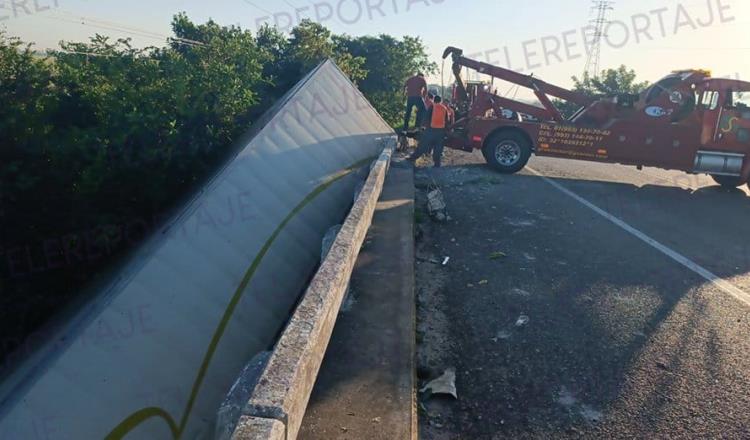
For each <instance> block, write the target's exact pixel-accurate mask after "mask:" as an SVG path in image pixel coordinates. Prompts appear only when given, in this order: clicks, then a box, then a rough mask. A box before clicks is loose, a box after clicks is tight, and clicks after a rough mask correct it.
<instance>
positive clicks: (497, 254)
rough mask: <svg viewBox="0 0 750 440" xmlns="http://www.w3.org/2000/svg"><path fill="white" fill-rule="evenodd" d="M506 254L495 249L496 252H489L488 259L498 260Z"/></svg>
mask: <svg viewBox="0 0 750 440" xmlns="http://www.w3.org/2000/svg"><path fill="white" fill-rule="evenodd" d="M507 256H508V254H506V253H505V252H500V251H497V252H493V253H491V254H490V260H499V259H501V258H505V257H507Z"/></svg>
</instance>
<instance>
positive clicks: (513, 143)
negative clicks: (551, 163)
mask: <svg viewBox="0 0 750 440" xmlns="http://www.w3.org/2000/svg"><path fill="white" fill-rule="evenodd" d="M482 155H484V159H485V160H486V161H487V163H488V164H490V165H491V166H492V167H493V168H494V169H496V170H497V171H499V172H501V173H503V174H513V173H517V172H519V171H521V170H522V169H523V167H525V166H526V164H527V163H528V162H529V158H530V157H531V145H530V144H529V141H528V140H526V138H525V137H524V136H523V135H522V134H521V133H518V132H512V131H511V132H504V133H498V134H495V135H493V136H491V137H490V138H489V139H487V142H486V143H485V145H484V148H482Z"/></svg>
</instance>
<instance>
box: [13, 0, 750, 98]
mask: <svg viewBox="0 0 750 440" xmlns="http://www.w3.org/2000/svg"><path fill="white" fill-rule="evenodd" d="M591 4H592V1H591V0H565V1H563V0H534V1H533V2H531V1H530V2H518V1H512V2H511V1H509V0H211V1H209V0H151V1H145V0H128V1H112V0H97V1H93V0H0V28H4V29H5V30H6V31H7V32H8V34H10V35H13V36H18V37H20V38H22V39H23V40H25V41H28V42H33V43H35V45H36V47H37V48H38V49H40V50H41V49H45V48H54V47H56V46H57V44H58V42H59V41H60V40H68V41H85V40H86V39H87V38H88V37H89V36H91V35H93V34H95V33H101V34H105V35H110V36H112V37H131V38H133V41H134V43H136V44H137V45H143V46H146V45H160V44H163V43H164V41H165V38H166V37H167V36H169V35H170V27H169V23H170V20H171V18H172V16H173V15H174V14H175V13H177V12H180V11H184V12H186V13H187V14H188V16H189V17H190V18H191V19H192V20H194V21H198V22H202V21H205V20H208V19H209V18H212V19H214V20H215V21H217V22H219V23H221V24H226V25H229V24H235V25H239V26H241V27H243V28H246V29H250V30H255V29H257V28H258V26H260V25H261V24H262V23H266V22H268V23H270V24H272V25H274V24H275V25H278V26H279V27H280V28H282V29H287V28H288V27H289V26H290V25H293V24H296V23H297V22H298V21H299V20H300V19H303V18H310V19H313V20H314V21H319V22H321V23H322V24H324V25H326V26H327V27H329V28H330V29H331V30H333V31H334V32H336V33H346V34H350V35H354V36H359V35H377V34H381V33H386V34H391V35H394V36H398V37H401V36H404V35H412V36H418V37H420V38H421V39H422V40H423V41H424V43H425V44H426V46H427V47H428V50H429V53H430V55H431V57H432V59H433V60H434V61H435V62H436V63H437V64H438V68H439V69H440V70H441V71H442V74H443V75H442V80H441V72H438V73H437V74H435V75H432V76H431V77H430V81H431V82H433V83H438V84H439V83H441V81H442V82H444V83H446V84H447V83H449V82H451V74H450V63H448V62H446V63H445V65H444V66H443V64H442V60H441V57H440V55H441V53H442V51H443V49H444V48H445V47H446V46H456V47H460V48H462V49H464V52H465V54H467V55H470V56H471V57H472V58H475V59H478V60H480V61H486V62H490V63H492V64H498V65H501V66H503V67H510V68H512V69H514V70H519V71H523V72H524V73H533V74H534V75H535V76H537V77H540V78H543V79H544V80H546V81H548V82H552V83H556V84H559V85H561V86H565V87H568V86H570V85H571V84H572V82H571V79H570V78H571V76H573V75H580V74H581V73H582V72H583V71H584V70H585V65H586V58H587V56H586V54H587V53H588V44H587V41H589V38H590V37H588V36H587V35H589V34H588V33H587V32H584V31H583V29H584V27H585V26H588V25H589V23H590V21H591V20H592V19H594V18H595V17H596V12H595V11H593V10H592V7H591ZM607 18H608V20H609V21H610V22H611V23H610V24H609V25H608V28H607V32H606V34H607V35H606V37H605V38H604V41H603V43H602V54H601V68H614V67H617V66H619V65H621V64H624V65H627V66H628V67H630V68H633V69H635V70H636V72H637V73H638V77H639V79H641V80H649V81H656V80H658V79H659V78H661V77H663V76H665V75H666V74H668V73H669V72H671V71H673V70H678V69H687V68H701V69H709V70H711V71H712V72H713V74H714V76H726V77H733V78H739V79H745V80H749V81H750V1H748V0H682V1H677V0H617V1H614V2H613V4H612V10H610V11H608V15H607Z"/></svg>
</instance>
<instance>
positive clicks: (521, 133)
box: [443, 47, 750, 187]
mask: <svg viewBox="0 0 750 440" xmlns="http://www.w3.org/2000/svg"><path fill="white" fill-rule="evenodd" d="M448 56H452V59H453V73H454V75H455V77H456V88H455V92H454V102H453V105H454V107H455V110H456V122H455V124H454V125H453V126H452V127H451V129H450V130H449V135H448V140H447V146H449V147H451V148H455V149H459V150H463V151H473V150H475V149H478V150H481V151H482V153H483V155H484V157H485V159H486V160H487V162H488V163H489V164H490V165H491V166H493V167H494V168H495V169H497V170H498V171H500V172H502V173H515V172H518V171H520V170H521V169H523V168H524V166H526V163H527V162H528V160H529V158H530V156H531V154H532V153H533V154H536V155H538V156H553V157H562V158H571V159H581V160H590V161H597V162H608V163H620V164H626V165H634V166H637V167H638V168H641V167H643V166H653V167H659V168H665V169H673V170H682V171H685V172H688V173H705V174H709V175H711V176H712V177H713V178H714V180H715V181H716V182H717V183H719V184H720V185H722V186H727V187H739V186H741V185H743V184H745V183H747V182H748V180H749V179H750V83H748V82H743V81H737V80H731V79H719V78H711V75H710V73H709V72H706V71H702V70H685V71H679V72H674V73H672V74H670V75H668V76H667V77H665V78H664V79H662V80H660V81H658V82H657V83H655V84H653V85H652V86H650V87H649V88H648V89H647V90H645V91H644V92H643V93H641V94H639V95H620V96H612V97H606V98H603V99H592V98H590V97H589V96H586V95H583V94H580V93H576V92H573V91H570V90H567V89H564V88H562V87H558V86H555V85H552V84H548V83H546V82H544V81H542V80H540V79H538V78H536V77H534V76H530V75H524V74H520V73H517V72H514V71H512V70H508V69H504V68H502V67H498V66H493V65H491V64H487V63H483V62H479V61H475V60H472V59H469V58H466V57H464V56H463V52H462V51H461V50H460V49H457V48H454V47H448V48H447V49H446V50H445V52H444V53H443V59H445V58H448ZM463 68H468V69H472V70H475V71H477V72H479V73H481V74H484V75H488V76H490V77H491V78H493V81H494V79H495V78H496V79H499V80H504V81H508V82H511V83H514V84H517V85H519V86H522V87H526V88H528V89H531V90H532V91H533V93H534V95H535V96H536V97H537V99H538V100H539V102H540V103H541V104H542V107H540V106H537V105H531V104H527V103H524V102H520V101H518V100H515V99H509V98H506V97H502V96H499V95H498V94H497V93H496V92H495V91H493V90H492V87H491V86H490V87H481V86H480V87H477V86H476V85H473V86H472V87H469V88H467V86H466V83H465V82H464V81H463V80H462V78H461V71H462V69H463ZM550 96H552V97H556V98H559V99H562V100H564V101H568V102H572V103H575V104H577V105H580V106H581V108H580V110H578V111H577V112H576V113H575V114H574V115H572V116H571V117H570V118H564V117H563V116H562V115H561V113H560V111H559V110H558V109H557V108H556V107H555V105H554V104H553V102H552V100H551V99H550Z"/></svg>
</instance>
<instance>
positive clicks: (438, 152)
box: [408, 96, 450, 168]
mask: <svg viewBox="0 0 750 440" xmlns="http://www.w3.org/2000/svg"><path fill="white" fill-rule="evenodd" d="M425 121H426V125H427V129H426V130H425V132H424V133H423V134H422V137H421V139H420V140H419V147H418V148H417V151H415V152H414V154H412V155H411V156H409V159H408V160H409V161H412V162H414V161H416V160H417V159H419V158H420V157H422V156H423V155H425V154H428V153H429V152H430V151H432V160H433V161H434V162H435V168H440V163H441V161H442V158H443V148H444V146H445V136H446V134H447V130H448V126H449V125H450V111H449V109H448V107H446V106H445V105H444V104H443V100H442V98H440V97H439V96H436V97H435V99H434V101H433V105H432V108H431V109H430V110H428V111H427V116H426V117H425Z"/></svg>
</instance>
